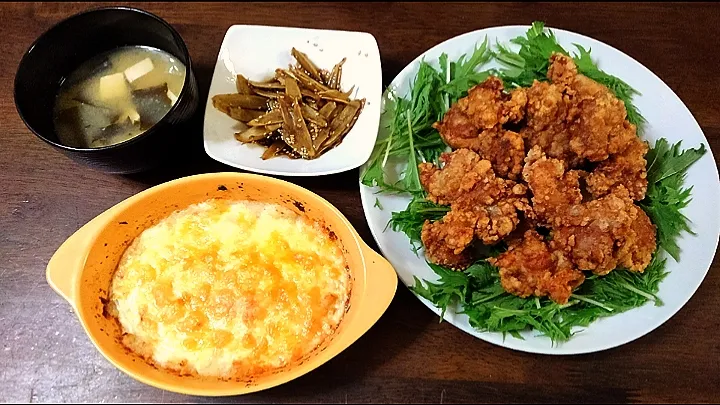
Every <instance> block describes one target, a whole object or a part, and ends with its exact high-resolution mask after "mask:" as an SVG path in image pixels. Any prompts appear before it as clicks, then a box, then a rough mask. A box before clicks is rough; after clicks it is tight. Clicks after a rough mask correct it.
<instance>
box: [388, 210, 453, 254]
mask: <svg viewBox="0 0 720 405" xmlns="http://www.w3.org/2000/svg"><path fill="white" fill-rule="evenodd" d="M448 211H450V207H448V206H447V205H440V204H435V203H433V202H431V201H428V200H426V199H425V198H423V197H414V198H413V199H412V201H410V204H408V206H407V208H405V210H404V211H400V212H393V213H392V216H391V218H390V222H388V226H389V227H390V228H391V229H392V230H393V231H396V232H402V233H404V234H405V235H407V237H408V239H410V244H411V245H412V248H413V251H414V252H415V253H417V250H418V249H419V248H420V247H422V245H421V243H420V233H421V231H422V226H423V224H424V223H425V221H426V220H428V221H430V222H434V221H437V220H439V219H442V217H444V216H445V214H446V213H447V212H448Z"/></svg>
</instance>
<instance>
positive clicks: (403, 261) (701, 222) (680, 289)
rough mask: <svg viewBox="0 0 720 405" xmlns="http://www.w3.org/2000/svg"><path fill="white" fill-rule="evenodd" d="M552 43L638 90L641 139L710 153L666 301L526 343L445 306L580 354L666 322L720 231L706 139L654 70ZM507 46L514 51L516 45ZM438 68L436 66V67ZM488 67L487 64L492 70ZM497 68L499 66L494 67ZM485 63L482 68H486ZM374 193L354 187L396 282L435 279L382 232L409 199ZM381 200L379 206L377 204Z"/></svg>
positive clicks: (442, 47) (511, 341)
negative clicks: (562, 336) (556, 338)
mask: <svg viewBox="0 0 720 405" xmlns="http://www.w3.org/2000/svg"><path fill="white" fill-rule="evenodd" d="M528 28H529V27H528V26H505V27H495V28H488V29H482V30H478V31H474V32H470V33H467V34H463V35H460V36H457V37H455V38H452V39H449V40H447V41H445V42H443V43H441V44H439V45H436V46H435V47H433V48H431V49H430V50H428V51H427V52H425V53H424V54H422V55H420V56H418V57H417V58H416V59H415V60H414V61H412V62H411V63H410V64H409V65H408V66H407V67H405V69H403V70H402V71H401V72H400V73H399V74H398V75H397V77H396V78H395V79H394V80H393V82H392V83H391V84H390V86H391V88H394V89H396V91H397V94H399V95H400V96H404V95H405V94H406V93H407V91H408V90H409V82H410V81H411V80H413V78H414V77H415V74H416V73H417V69H418V66H419V63H420V60H421V59H424V60H425V61H427V62H429V63H437V59H438V57H439V56H440V54H441V53H443V52H445V53H447V54H448V56H449V60H456V59H457V58H458V57H459V56H460V55H462V54H465V53H467V54H469V53H470V52H472V50H473V49H474V47H475V46H476V45H477V44H480V43H482V41H483V40H484V38H485V36H486V35H487V38H488V41H489V43H490V44H495V41H496V40H497V41H499V42H500V43H501V44H509V43H510V42H509V41H510V39H512V38H515V37H518V36H521V35H524V34H525V32H526V31H527V29H528ZM551 30H552V31H553V32H554V33H555V36H556V37H557V40H558V42H559V43H560V45H562V46H563V47H564V48H565V49H566V50H568V51H570V52H571V53H572V52H573V50H575V47H574V46H573V45H572V44H573V43H577V44H580V45H582V46H583V47H585V48H586V49H588V48H591V49H592V53H591V56H592V57H593V59H594V60H595V61H597V63H598V65H599V67H600V68H601V69H602V70H604V71H606V72H608V73H610V74H613V75H616V76H618V77H620V78H621V79H623V80H624V81H626V82H627V83H629V84H630V85H631V86H633V87H634V88H635V89H637V90H638V91H640V93H641V94H642V95H641V96H635V98H634V100H633V101H634V103H635V105H636V106H637V107H638V108H639V110H640V112H641V113H642V114H643V116H645V118H646V119H647V121H648V122H647V125H646V127H645V133H644V135H643V138H645V139H647V140H649V141H651V144H654V141H655V140H657V139H658V138H666V139H667V140H668V141H670V142H671V143H675V142H677V141H680V140H682V141H683V146H684V147H686V148H687V147H698V146H699V145H700V143H704V144H705V146H706V147H708V151H707V153H706V154H705V156H703V157H702V158H701V159H700V160H699V161H698V162H696V163H695V164H694V165H693V166H692V167H691V168H690V170H689V171H688V173H687V181H686V184H687V185H694V189H693V194H692V202H691V203H690V204H689V205H688V206H687V208H685V210H684V211H683V212H684V214H685V215H686V216H687V217H688V218H689V219H690V220H691V221H692V229H693V230H694V231H695V232H696V234H697V235H696V236H693V235H689V234H685V235H684V236H683V237H682V239H681V240H680V241H679V245H680V248H681V249H682V252H681V263H676V262H675V261H673V259H672V258H668V262H667V270H669V272H670V274H669V275H668V276H667V278H666V279H665V280H664V281H663V283H662V285H661V286H660V293H659V294H658V296H659V297H660V298H661V299H662V300H663V302H664V305H663V306H661V307H656V306H654V305H652V304H648V305H645V306H643V307H641V308H636V309H633V310H631V311H628V312H625V313H622V314H618V315H615V316H611V317H608V318H604V319H600V320H597V321H595V322H594V323H592V324H591V325H590V326H589V327H587V328H585V329H584V330H581V329H576V331H578V332H579V333H577V334H576V335H575V336H573V337H572V338H571V339H570V340H569V341H567V342H564V343H559V344H558V343H556V344H552V343H551V341H550V339H548V338H546V337H542V336H539V333H538V332H534V331H528V332H524V333H522V336H523V338H524V339H525V340H520V339H516V338H513V337H512V336H510V335H508V336H506V337H505V338H504V337H503V335H502V334H501V333H496V332H478V331H477V330H475V329H473V328H472V327H471V326H470V325H469V323H468V318H467V316H465V315H458V314H455V313H454V312H453V311H452V310H451V309H450V308H448V311H447V312H446V314H445V320H446V321H447V322H449V323H451V324H452V325H455V326H456V327H458V328H460V329H462V330H463V331H465V332H467V333H469V334H471V335H473V336H476V337H478V338H480V339H482V340H485V341H487V342H490V343H494V344H496V345H500V346H503V347H507V348H510V349H515V350H520V351H524V352H531V353H543V354H557V355H560V354H580V353H591V352H597V351H601V350H605V349H610V348H613V347H617V346H619V345H622V344H625V343H628V342H630V341H632V340H635V339H637V338H640V337H642V336H644V335H645V334H647V333H649V332H650V331H652V330H654V329H655V328H657V327H658V326H660V325H661V324H663V323H664V322H665V321H667V320H668V319H670V317H672V316H673V315H674V314H675V313H676V312H677V311H679V310H680V308H681V307H682V306H683V305H684V304H685V303H686V302H687V301H688V300H689V299H690V297H691V296H692V295H693V294H694V293H695V291H696V290H697V288H698V287H699V286H700V284H701V283H702V281H703V279H704V278H705V275H706V274H707V271H708V269H709V268H710V264H711V263H712V260H713V257H714V256H715V251H716V248H717V243H718V235H719V232H720V210H718V206H720V182H719V181H718V171H717V167H716V165H715V160H714V158H713V156H712V152H711V151H710V150H709V144H708V142H707V140H706V139H705V136H704V135H703V133H702V130H701V129H700V127H699V125H698V123H697V122H696V121H695V119H694V118H693V116H692V114H691V113H690V111H688V109H687V107H685V105H684V104H683V103H682V101H680V99H679V98H678V97H677V96H676V95H675V93H673V91H672V90H671V89H670V88H669V87H668V86H667V85H665V83H663V82H662V81H661V80H660V79H659V78H658V77H657V76H655V74H653V73H652V72H651V71H650V70H648V69H647V68H645V67H644V66H642V65H641V64H640V63H638V62H637V61H635V60H634V59H632V58H631V57H629V56H627V55H625V54H624V53H622V52H620V51H618V50H617V49H615V48H613V47H611V46H609V45H606V44H603V43H602V42H599V41H597V40H594V39H592V38H588V37H586V36H583V35H579V34H575V33H572V32H568V31H563V30H559V29H552V28H551ZM511 48H512V49H517V48H516V47H515V46H514V45H513V46H511ZM435 66H436V67H437V65H435ZM492 66H493V65H492V64H488V65H487V67H492ZM495 66H497V65H495ZM485 68H486V67H483V69H485ZM384 131H386V129H385V128H382V127H381V128H380V136H381V137H382V136H384V134H383V132H384ZM376 191H377V190H375V189H373V188H369V187H366V186H364V185H362V184H360V194H361V197H362V204H363V208H364V210H365V216H366V218H367V221H368V223H369V226H370V230H371V231H372V234H373V237H374V238H375V241H376V242H377V244H378V246H379V247H380V250H381V251H382V253H383V254H384V255H385V257H386V258H387V259H388V260H389V261H390V262H391V263H392V265H393V267H394V268H395V270H396V271H397V273H398V275H399V277H400V279H401V280H402V282H403V283H404V284H405V285H406V286H411V285H413V283H414V282H413V276H416V277H418V278H419V279H425V280H429V281H435V280H437V279H438V277H437V275H435V273H433V271H432V270H431V269H430V268H429V267H428V266H427V264H426V263H425V259H424V255H423V254H422V251H421V253H420V256H419V257H418V256H416V255H415V254H414V253H413V252H412V250H411V249H410V244H409V241H408V238H407V237H406V236H405V235H404V234H403V233H399V232H393V231H392V230H390V229H387V230H386V229H385V227H386V225H387V223H388V221H389V220H390V214H391V213H392V212H393V211H402V210H404V209H405V208H406V207H407V204H408V203H409V201H410V198H409V197H407V196H391V195H384V194H375V193H376ZM376 198H377V200H379V203H380V206H382V208H383V209H379V208H378V207H376V206H375V204H376ZM418 298H419V299H420V300H421V301H422V302H423V303H424V304H425V305H427V306H428V308H430V309H431V310H433V311H434V312H435V313H436V314H438V315H439V314H440V311H439V310H438V309H437V308H435V306H434V305H433V304H432V303H430V302H429V301H427V300H425V299H424V298H421V297H418Z"/></svg>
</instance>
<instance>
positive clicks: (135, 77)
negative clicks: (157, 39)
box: [53, 46, 186, 148]
mask: <svg viewBox="0 0 720 405" xmlns="http://www.w3.org/2000/svg"><path fill="white" fill-rule="evenodd" d="M185 74H186V69H185V65H184V64H183V63H182V62H180V61H179V60H178V59H177V58H175V57H173V56H172V55H170V54H168V53H167V52H164V51H161V50H159V49H156V48H151V47H145V46H129V47H121V48H117V49H114V50H112V51H109V52H106V53H103V54H100V55H98V56H96V57H94V58H91V59H90V60H88V61H86V62H85V63H83V64H82V65H80V66H79V67H78V68H77V69H76V70H74V71H73V72H72V73H71V74H70V75H68V77H67V78H66V79H65V80H64V82H63V83H62V85H61V86H60V90H59V92H58V96H57V98H56V100H55V106H54V111H53V120H54V124H55V130H56V131H57V135H58V139H59V140H60V142H62V143H63V144H65V145H67V146H72V147H76V148H98V147H104V146H110V145H115V144H118V143H121V142H124V141H126V140H128V139H131V138H133V137H136V136H138V135H140V134H142V133H143V132H145V131H146V130H148V129H149V128H151V127H152V126H153V125H155V124H157V123H158V122H159V121H160V120H161V119H162V118H163V117H164V116H165V115H166V114H167V113H168V111H170V108H172V106H173V105H174V104H175V103H176V102H177V98H178V95H179V94H180V92H181V91H182V88H183V84H184V82H185Z"/></svg>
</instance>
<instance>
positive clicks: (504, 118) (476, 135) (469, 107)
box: [433, 76, 527, 179]
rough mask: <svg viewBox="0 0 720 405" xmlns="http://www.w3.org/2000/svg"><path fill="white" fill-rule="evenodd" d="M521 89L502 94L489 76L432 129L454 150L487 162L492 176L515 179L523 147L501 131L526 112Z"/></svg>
mask: <svg viewBox="0 0 720 405" xmlns="http://www.w3.org/2000/svg"><path fill="white" fill-rule="evenodd" d="M526 103H527V96H526V95H525V90H524V89H516V90H513V91H512V92H511V93H510V94H506V93H504V92H503V84H502V81H501V80H500V79H498V78H497V77H494V76H491V77H489V78H488V79H487V80H485V81H484V82H483V83H480V84H479V85H477V86H475V87H473V88H472V89H470V91H469V92H468V96H467V97H464V98H462V99H460V100H458V102H457V103H455V104H454V105H453V106H452V107H451V108H450V110H449V111H448V112H447V113H446V114H445V116H444V117H443V120H442V121H441V122H437V123H435V124H434V125H433V126H434V127H435V128H436V129H437V130H438V131H439V132H440V135H441V136H442V137H443V139H444V140H445V142H446V143H447V144H448V145H449V146H450V147H451V148H453V149H460V148H468V149H472V150H474V151H475V152H478V153H479V154H480V156H481V157H482V158H483V159H487V160H490V161H491V163H492V166H493V169H494V170H495V173H496V174H497V175H498V176H501V177H507V178H511V179H516V178H517V176H518V174H519V173H520V171H521V170H522V159H523V157H524V155H525V145H524V142H523V139H522V137H521V136H520V134H517V133H515V132H512V131H508V130H505V129H503V128H502V125H503V124H506V123H508V122H519V121H520V120H521V119H522V118H523V116H524V112H525V104H526Z"/></svg>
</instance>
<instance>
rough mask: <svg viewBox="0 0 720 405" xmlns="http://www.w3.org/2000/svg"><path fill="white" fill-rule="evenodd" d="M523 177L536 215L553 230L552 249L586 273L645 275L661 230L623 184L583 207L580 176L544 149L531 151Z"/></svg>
mask: <svg viewBox="0 0 720 405" xmlns="http://www.w3.org/2000/svg"><path fill="white" fill-rule="evenodd" d="M526 161H527V163H526V165H525V168H524V169H523V178H524V179H525V180H526V181H527V183H528V186H529V187H530V191H531V192H532V193H533V197H532V203H533V212H534V214H535V215H536V217H537V218H538V221H539V222H540V223H541V224H544V225H548V226H551V227H552V228H553V232H552V236H553V240H552V242H551V247H552V248H553V249H558V250H562V251H563V252H564V253H565V254H566V255H567V257H568V258H570V260H571V261H572V262H573V263H574V264H575V265H576V266H577V267H578V268H579V269H581V270H592V271H593V272H595V273H596V274H607V273H609V272H610V271H612V270H613V269H614V268H615V267H617V266H618V265H621V266H623V267H627V268H631V269H633V270H635V271H642V270H644V269H645V267H647V265H648V264H649V263H650V256H651V255H652V252H653V251H654V250H655V227H654V225H652V223H650V220H649V219H647V215H645V213H644V212H643V211H642V210H641V209H640V208H638V207H637V206H635V204H634V203H633V200H632V198H631V197H630V196H631V194H630V193H629V192H628V190H627V189H626V188H625V187H624V186H623V185H621V184H619V185H616V186H615V187H614V188H613V190H612V192H611V193H610V194H607V195H605V196H604V197H602V198H599V199H596V200H593V201H589V202H586V203H583V202H582V193H581V191H580V185H579V181H578V177H579V174H578V172H577V171H569V172H565V168H564V165H563V163H562V162H561V161H560V160H558V159H548V158H547V157H546V156H545V154H544V153H542V152H541V151H540V149H539V147H537V146H536V147H534V148H533V149H531V150H530V153H529V154H528V157H527V159H526Z"/></svg>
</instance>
